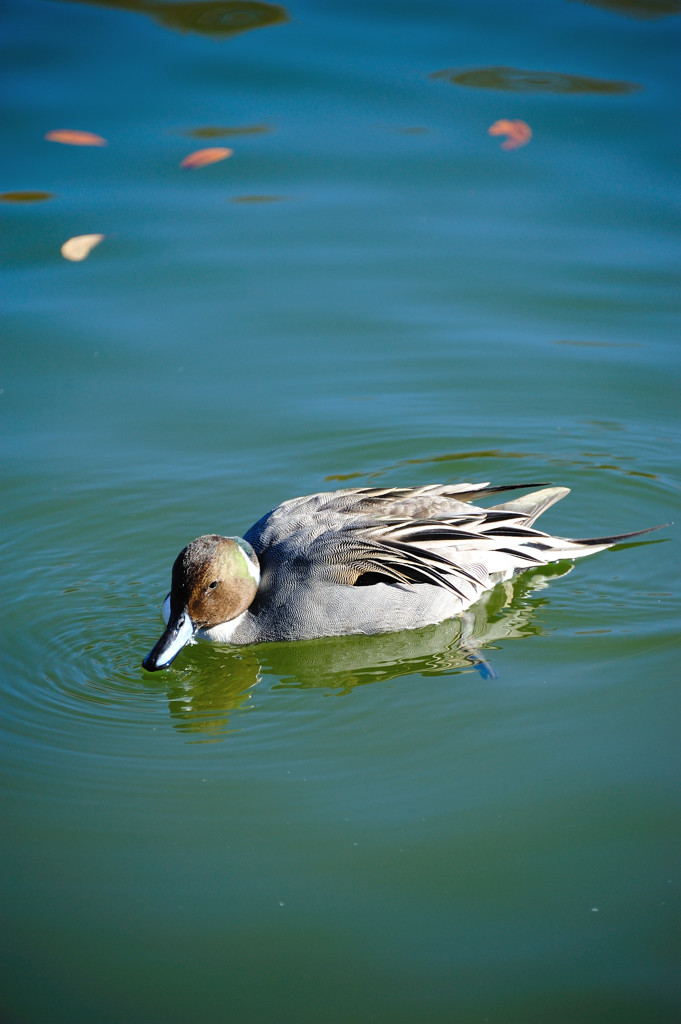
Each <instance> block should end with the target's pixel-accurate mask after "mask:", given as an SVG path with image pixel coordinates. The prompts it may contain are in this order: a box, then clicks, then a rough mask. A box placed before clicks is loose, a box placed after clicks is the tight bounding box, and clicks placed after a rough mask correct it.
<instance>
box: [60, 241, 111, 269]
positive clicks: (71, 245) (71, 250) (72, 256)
mask: <svg viewBox="0 0 681 1024" xmlns="http://www.w3.org/2000/svg"><path fill="white" fill-rule="evenodd" d="M103 238H104V235H74V237H73V238H69V239H68V241H66V242H64V244H63V245H62V247H61V254H62V256H63V257H64V259H65V260H71V262H72V263H80V261H81V260H84V259H85V257H86V256H89V255H90V253H91V252H92V250H93V249H94V247H95V246H96V245H99V243H100V242H101V241H102V240H103Z"/></svg>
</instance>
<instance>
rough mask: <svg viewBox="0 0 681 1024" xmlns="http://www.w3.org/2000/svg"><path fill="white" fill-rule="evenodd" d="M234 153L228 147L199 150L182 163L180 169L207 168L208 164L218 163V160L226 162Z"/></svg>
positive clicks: (211, 147)
mask: <svg viewBox="0 0 681 1024" xmlns="http://www.w3.org/2000/svg"><path fill="white" fill-rule="evenodd" d="M233 152H234V150H233V149H228V148H227V146H209V147H208V149H197V150H195V151H194V152H193V153H190V154H189V156H186V157H185V158H184V160H182V161H181V163H180V167H185V168H194V167H205V166H206V165H207V164H214V163H217V162H218V160H226V159H227V157H228V156H231V155H232V153H233Z"/></svg>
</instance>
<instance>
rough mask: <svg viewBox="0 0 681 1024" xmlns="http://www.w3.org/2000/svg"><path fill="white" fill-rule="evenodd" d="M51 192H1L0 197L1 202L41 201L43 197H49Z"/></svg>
mask: <svg viewBox="0 0 681 1024" xmlns="http://www.w3.org/2000/svg"><path fill="white" fill-rule="evenodd" d="M52 195H53V193H52V192H28V191H27V192H2V193H0V199H2V201H3V203H42V202H43V200H44V199H51V198H52Z"/></svg>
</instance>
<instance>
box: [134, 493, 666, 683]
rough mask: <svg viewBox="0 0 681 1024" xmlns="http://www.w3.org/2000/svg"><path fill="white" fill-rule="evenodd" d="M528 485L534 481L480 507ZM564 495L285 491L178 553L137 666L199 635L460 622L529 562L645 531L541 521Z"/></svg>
mask: <svg viewBox="0 0 681 1024" xmlns="http://www.w3.org/2000/svg"><path fill="white" fill-rule="evenodd" d="M528 488H539V489H537V490H532V491H530V493H529V494H524V495H521V496H519V497H512V498H511V499H510V500H506V501H504V502H502V503H501V504H496V505H491V506H486V507H481V506H479V505H478V504H477V502H478V501H479V500H480V499H484V498H486V497H489V496H491V495H495V494H497V493H499V492H508V491H519V490H528ZM569 493H570V490H569V488H567V487H555V486H550V485H546V484H509V485H506V486H492V485H491V484H490V483H489V482H487V483H477V484H471V483H458V484H427V485H425V486H420V487H351V488H344V489H342V490H336V491H323V492H320V493H318V494H308V495H304V496H302V497H299V498H291V499H289V500H288V501H284V502H282V503H281V504H280V505H277V506H276V508H273V509H272V510H271V511H269V512H268V513H267V514H266V515H264V516H263V517H262V518H261V519H259V520H258V522H257V523H255V524H254V525H253V526H251V528H250V529H249V530H248V531H247V532H246V533H245V534H244V536H243V537H225V536H222V535H220V534H205V535H203V536H201V537H197V538H196V539H195V540H193V541H192V542H191V543H190V544H188V545H187V546H186V547H185V548H183V549H182V551H181V552H180V553H179V555H178V556H177V558H176V559H175V562H174V564H173V567H172V577H171V587H170V593H169V594H168V595H167V597H166V599H165V601H164V603H163V607H162V614H163V618H164V620H165V623H166V628H165V630H164V632H163V634H162V635H161V637H160V638H159V640H158V641H157V642H156V644H155V645H154V646H153V648H152V649H151V651H150V652H149V654H147V656H146V657H145V658H144V660H143V662H142V666H143V668H144V669H146V670H147V671H149V672H156V671H158V670H160V669H166V668H168V667H169V666H170V665H171V663H172V662H173V661H174V660H175V658H176V657H177V655H178V654H179V653H180V651H181V650H182V649H183V647H185V646H186V645H187V644H189V643H192V642H194V641H195V639H197V638H203V639H207V640H210V641H214V642H218V643H228V644H233V645H245V644H259V643H264V642H269V641H289V640H311V639H315V638H319V637H324V636H344V635H350V634H353V633H354V634H365V635H367V634H377V633H390V632H397V631H401V630H405V629H419V628H421V627H423V626H429V625H433V624H435V623H440V622H444V621H445V620H448V619H453V618H456V617H457V616H459V615H460V614H461V613H462V612H464V611H465V610H466V609H467V608H469V607H470V606H471V605H472V604H474V602H476V601H477V600H478V599H479V598H480V597H481V596H482V595H483V594H484V593H485V591H487V590H490V589H492V588H493V587H494V586H496V585H497V584H498V583H500V582H502V581H504V580H508V579H511V578H512V577H514V576H516V575H517V574H519V573H521V572H523V571H525V570H528V569H534V568H536V567H537V566H542V565H548V564H549V563H552V562H558V561H561V560H564V559H570V560H572V559H575V558H580V557H582V556H584V555H590V554H593V553H595V552H597V551H602V550H604V549H606V548H609V547H612V545H614V544H617V543H619V542H620V541H623V540H626V539H628V538H630V537H635V536H638V535H639V534H642V533H646V532H648V531H647V530H637V531H635V532H634V533H624V534H618V535H614V536H609V537H596V538H590V539H583V540H574V539H570V538H566V537H554V536H552V535H551V534H548V533H544V532H542V531H541V530H538V529H536V527H535V526H534V523H535V521H536V520H537V519H538V518H539V516H540V515H541V514H542V513H543V512H545V511H546V510H547V509H548V508H550V507H551V506H552V505H553V504H555V502H557V501H559V500H560V499H561V498H564V497H565V496H566V495H567V494H569Z"/></svg>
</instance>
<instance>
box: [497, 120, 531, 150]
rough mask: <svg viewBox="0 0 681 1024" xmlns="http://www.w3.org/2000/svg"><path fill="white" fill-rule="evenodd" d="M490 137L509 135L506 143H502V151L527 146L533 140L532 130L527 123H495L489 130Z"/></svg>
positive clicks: (503, 121)
mask: <svg viewBox="0 0 681 1024" xmlns="http://www.w3.org/2000/svg"><path fill="white" fill-rule="evenodd" d="M487 131H488V133H489V134H490V135H508V138H507V139H506V141H505V142H502V143H501V148H502V149H518V148H519V147H520V146H526V145H527V143H528V142H529V141H530V139H531V138H532V129H531V128H530V126H529V124H526V123H525V121H507V120H505V119H503V118H502V120H501V121H495V122H494V124H493V125H492V126H491V128H488V129H487Z"/></svg>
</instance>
